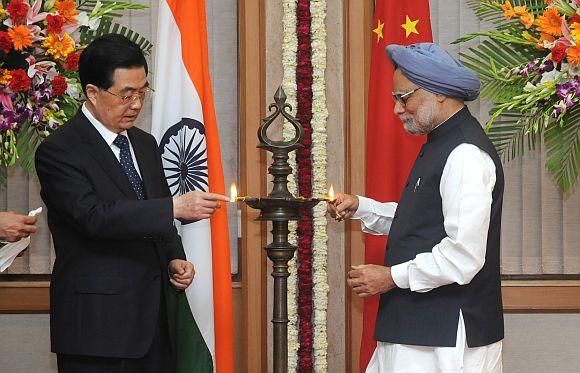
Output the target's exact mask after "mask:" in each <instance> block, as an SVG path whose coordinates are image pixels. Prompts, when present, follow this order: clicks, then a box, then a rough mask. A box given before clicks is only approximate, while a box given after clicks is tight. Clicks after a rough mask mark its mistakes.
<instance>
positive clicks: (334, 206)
mask: <svg viewBox="0 0 580 373" xmlns="http://www.w3.org/2000/svg"><path fill="white" fill-rule="evenodd" d="M357 209H358V197H357V196H355V195H350V194H344V193H335V194H334V200H333V201H332V202H329V203H328V208H327V210H328V213H329V214H330V216H332V217H333V218H335V219H336V220H337V221H341V220H342V219H345V218H351V217H352V216H353V215H354V213H355V212H356V210H357Z"/></svg>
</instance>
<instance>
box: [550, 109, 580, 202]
mask: <svg viewBox="0 0 580 373" xmlns="http://www.w3.org/2000/svg"><path fill="white" fill-rule="evenodd" d="M579 131H580V107H579V106H576V107H575V108H573V109H572V110H570V112H568V113H567V114H566V115H565V117H564V120H563V123H562V125H561V126H560V125H558V124H557V123H554V124H553V125H550V126H548V128H547V129H546V131H545V134H544V140H545V143H546V153H547V160H546V168H547V169H548V170H549V171H550V172H551V173H552V175H553V176H554V179H555V180H556V183H557V184H558V185H559V186H560V187H561V188H562V191H564V192H567V191H568V190H569V189H570V187H571V186H572V185H574V184H575V182H576V181H577V180H578V173H579V171H580V133H579Z"/></svg>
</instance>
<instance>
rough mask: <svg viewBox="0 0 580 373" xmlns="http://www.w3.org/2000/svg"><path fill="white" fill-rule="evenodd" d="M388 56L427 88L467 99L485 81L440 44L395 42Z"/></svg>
mask: <svg viewBox="0 0 580 373" xmlns="http://www.w3.org/2000/svg"><path fill="white" fill-rule="evenodd" d="M387 56H388V57H389V60H391V63H392V64H393V65H394V66H395V68H396V69H397V68H398V69H399V70H401V72H402V73H403V75H405V77H406V78H407V79H409V80H410V81H411V82H413V83H415V84H416V85H418V86H419V87H421V88H423V89H424V90H426V91H429V92H431V93H435V94H438V95H443V96H447V97H453V98H458V99H462V100H465V101H473V100H475V99H476V98H477V96H479V92H480V91H481V82H480V80H479V78H478V77H477V74H476V73H475V72H474V71H473V70H471V69H468V68H467V67H465V66H463V64H461V62H459V60H457V59H456V58H453V57H452V56H451V55H450V54H449V53H447V52H446V51H445V50H444V49H443V48H441V47H440V46H438V45H437V44H433V43H418V44H412V45H409V46H403V45H397V44H391V45H389V46H387Z"/></svg>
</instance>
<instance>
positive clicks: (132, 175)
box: [113, 135, 145, 199]
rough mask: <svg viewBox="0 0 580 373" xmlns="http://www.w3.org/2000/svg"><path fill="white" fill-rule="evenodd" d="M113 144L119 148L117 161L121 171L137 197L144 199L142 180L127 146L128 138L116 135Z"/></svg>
mask: <svg viewBox="0 0 580 373" xmlns="http://www.w3.org/2000/svg"><path fill="white" fill-rule="evenodd" d="M113 144H115V145H117V146H118V147H119V149H121V154H120V156H119V162H121V167H123V171H125V173H126V174H127V178H128V179H129V182H130V183H131V186H132V187H133V190H134V191H135V194H137V198H139V199H145V192H144V191H143V181H141V178H140V177H139V174H138V173H137V170H136V169H135V165H134V164H133V158H132V157H131V148H129V139H127V137H126V136H125V135H118V136H117V138H116V139H115V141H113Z"/></svg>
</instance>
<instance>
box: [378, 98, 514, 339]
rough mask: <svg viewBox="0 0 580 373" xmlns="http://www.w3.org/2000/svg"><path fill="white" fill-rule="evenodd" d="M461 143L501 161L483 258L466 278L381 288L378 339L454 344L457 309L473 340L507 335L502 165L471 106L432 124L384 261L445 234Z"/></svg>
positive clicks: (411, 254) (410, 254)
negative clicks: (454, 158) (446, 191)
mask: <svg viewBox="0 0 580 373" xmlns="http://www.w3.org/2000/svg"><path fill="white" fill-rule="evenodd" d="M463 143H468V144H473V145H475V146H477V147H478V148H479V149H481V150H483V151H484V152H486V153H487V154H489V156H490V157H491V159H492V160H493V163H494V164H495V168H496V183H495V187H494V189H493V195H492V197H493V201H492V205H491V218H490V224H489V232H488V238H487V251H486V255H485V264H484V266H483V268H482V269H481V270H480V271H479V272H478V273H477V275H476V276H475V277H474V278H473V280H472V281H471V282H470V283H469V284H467V285H458V284H450V285H445V286H441V287H439V288H435V289H433V290H431V291H429V292H426V293H417V292H411V291H410V290H409V289H399V288H396V289H393V290H391V291H390V292H387V293H385V294H382V295H381V300H380V305H379V312H378V315H377V320H376V327H375V339H376V340H377V341H382V342H390V343H400V344H410V345H419V346H440V347H452V346H455V341H456V337H457V324H458V322H459V310H461V311H462V313H463V318H464V321H465V329H466V334H467V344H468V346H469V347H477V346H485V345H488V344H491V343H494V342H497V341H499V340H501V339H503V335H504V329H503V309H502V300H501V282H500V247H499V245H500V228H501V209H502V199H503V187H504V176H503V169H502V165H501V161H500V159H499V157H498V155H497V153H496V151H495V149H494V147H493V145H492V144H491V142H490V141H489V139H488V138H487V136H486V135H485V133H484V132H483V129H482V128H481V126H480V124H479V123H478V122H477V120H476V119H475V118H474V117H472V116H471V114H470V113H469V110H468V109H467V107H464V108H463V109H462V110H460V111H459V112H458V113H456V114H455V115H454V116H453V117H451V118H450V119H449V120H447V121H446V122H445V123H443V124H441V125H440V126H439V127H437V128H436V129H434V130H433V131H431V133H429V135H428V137H427V143H426V144H424V145H423V147H422V148H421V151H420V152H419V155H418V157H417V159H416V160H415V164H414V165H413V169H412V170H411V173H410V174H409V179H408V180H407V184H406V186H405V188H404V189H403V193H402V195H401V199H400V202H399V205H398V207H397V210H396V212H395V216H394V220H393V223H392V225H391V230H390V232H389V239H388V244H387V251H386V255H385V265H386V266H389V267H391V266H393V265H396V264H400V263H404V262H407V261H409V260H413V259H414V258H415V257H416V256H417V254H420V253H425V252H431V250H432V248H433V247H434V246H435V245H436V244H438V243H439V242H440V241H441V240H442V239H443V238H445V237H446V236H447V234H446V232H445V229H444V226H443V211H442V207H441V203H442V202H441V195H440V193H439V184H440V182H441V175H442V173H443V168H444V167H445V163H446V162H447V158H448V156H449V154H450V153H451V151H452V150H453V149H455V148H456V147H457V146H458V145H460V144H463ZM415 186H417V187H415Z"/></svg>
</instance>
